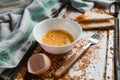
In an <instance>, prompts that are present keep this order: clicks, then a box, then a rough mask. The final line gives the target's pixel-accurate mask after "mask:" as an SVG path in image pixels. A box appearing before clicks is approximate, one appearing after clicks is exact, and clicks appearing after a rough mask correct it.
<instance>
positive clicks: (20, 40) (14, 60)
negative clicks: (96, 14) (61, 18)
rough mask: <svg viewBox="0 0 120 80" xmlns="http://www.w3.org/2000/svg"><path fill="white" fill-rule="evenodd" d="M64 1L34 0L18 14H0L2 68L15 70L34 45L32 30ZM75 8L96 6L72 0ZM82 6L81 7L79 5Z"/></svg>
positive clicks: (0, 63)
mask: <svg viewBox="0 0 120 80" xmlns="http://www.w3.org/2000/svg"><path fill="white" fill-rule="evenodd" d="M60 1H63V2H64V0H33V1H31V3H30V4H29V5H28V6H27V7H26V8H25V9H24V11H23V12H21V13H18V12H16V11H14V10H12V12H10V10H9V12H7V13H2V14H0V68H13V67H16V66H17V65H18V63H19V62H20V60H21V59H22V57H23V56H24V54H25V53H26V51H27V50H28V49H29V47H30V46H31V45H32V43H31V41H32V40H33V36H32V30H33V28H34V26H35V25H36V24H37V23H38V22H40V21H41V20H44V19H47V18H50V14H52V12H53V10H55V9H59V8H60V6H61V4H62V2H60ZM71 3H72V5H73V6H74V7H75V8H79V7H81V8H84V9H91V8H92V7H93V6H94V4H93V3H88V2H83V1H82V0H71ZM79 4H80V5H79Z"/></svg>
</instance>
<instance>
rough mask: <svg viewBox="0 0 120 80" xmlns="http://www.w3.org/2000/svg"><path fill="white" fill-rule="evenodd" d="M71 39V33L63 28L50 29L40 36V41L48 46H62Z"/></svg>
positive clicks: (70, 41) (71, 40)
mask: <svg viewBox="0 0 120 80" xmlns="http://www.w3.org/2000/svg"><path fill="white" fill-rule="evenodd" d="M73 41H74V39H73V37H72V35H71V34H69V33H68V32H66V31H64V30H51V31H49V32H47V33H46V34H45V35H44V36H43V38H42V42H43V43H44V44H47V45H50V46H62V45H66V44H69V43H72V42H73Z"/></svg>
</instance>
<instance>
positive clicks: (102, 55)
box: [16, 11, 114, 80]
mask: <svg viewBox="0 0 120 80" xmlns="http://www.w3.org/2000/svg"><path fill="white" fill-rule="evenodd" d="M69 14H70V15H69ZM76 15H78V13H76ZM65 16H69V17H67V18H70V16H75V12H70V11H69V12H68V13H67V15H66V13H65V15H64V17H65ZM96 31H98V29H97V30H88V31H86V30H83V33H82V35H81V39H80V40H79V41H78V42H77V43H76V44H75V45H74V47H73V49H72V50H71V51H69V52H68V53H66V54H63V55H52V54H49V53H47V52H45V51H44V50H42V49H41V47H40V46H39V47H38V48H37V49H36V50H35V51H34V54H36V53H40V52H41V53H44V54H46V55H48V57H49V58H50V59H51V61H52V65H51V67H50V69H49V71H47V72H46V73H44V74H42V75H39V76H36V75H33V74H30V73H28V72H27V68H26V66H25V67H23V68H22V70H21V71H20V72H19V73H18V75H17V76H16V80H20V79H23V80H53V79H55V77H54V73H55V71H56V70H57V69H58V68H59V67H60V66H61V65H62V64H63V63H64V61H65V60H67V59H68V58H69V57H70V56H72V55H73V54H74V53H76V52H77V51H78V50H80V48H81V47H82V46H84V45H85V44H86V42H87V40H88V38H89V37H90V36H91V35H92V34H94V33H95V32H96ZM99 31H100V32H101V34H100V37H101V40H100V42H99V43H98V44H95V45H92V46H91V47H90V48H89V49H88V50H87V51H86V52H85V54H84V56H83V57H82V58H80V59H78V61H77V62H76V63H75V64H74V65H73V66H72V68H70V70H69V71H68V72H67V73H65V74H64V75H63V76H62V77H61V78H59V80H105V79H106V80H114V70H113V67H114V66H113V29H111V30H109V29H107V30H99ZM34 54H33V55H34Z"/></svg>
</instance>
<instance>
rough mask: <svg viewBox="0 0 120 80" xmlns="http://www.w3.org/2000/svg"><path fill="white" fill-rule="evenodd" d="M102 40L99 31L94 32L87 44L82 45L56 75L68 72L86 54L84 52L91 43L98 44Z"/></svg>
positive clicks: (57, 76) (59, 75)
mask: <svg viewBox="0 0 120 80" xmlns="http://www.w3.org/2000/svg"><path fill="white" fill-rule="evenodd" d="M99 41H100V37H99V33H98V32H97V33H94V34H93V35H92V36H91V37H90V38H89V40H88V42H87V44H86V45H85V46H84V47H82V48H81V49H80V50H79V51H78V52H77V53H75V54H74V55H72V56H71V57H70V58H69V59H68V60H66V62H65V63H64V64H63V65H62V66H61V67H60V68H59V69H58V70H57V71H56V72H55V77H56V78H59V77H61V76H62V75H63V74H64V73H65V72H67V71H68V70H69V69H70V68H71V67H72V65H73V64H74V63H75V61H76V60H77V59H78V58H81V57H82V56H83V55H84V52H85V51H86V50H87V49H88V47H89V46H90V45H93V44H96V43H98V42H99Z"/></svg>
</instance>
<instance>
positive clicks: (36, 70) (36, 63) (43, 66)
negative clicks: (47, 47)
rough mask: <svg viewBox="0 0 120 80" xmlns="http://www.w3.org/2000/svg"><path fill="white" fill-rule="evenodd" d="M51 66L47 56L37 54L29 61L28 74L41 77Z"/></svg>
mask: <svg viewBox="0 0 120 80" xmlns="http://www.w3.org/2000/svg"><path fill="white" fill-rule="evenodd" d="M50 66H51V61H50V59H49V58H48V57H47V56H46V55H45V54H41V53H39V54H35V55H33V56H31V57H30V58H29V60H28V64H27V68H28V72H29V73H32V74H35V75H39V74H43V73H45V72H47V71H48V70H49V68H50Z"/></svg>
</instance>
